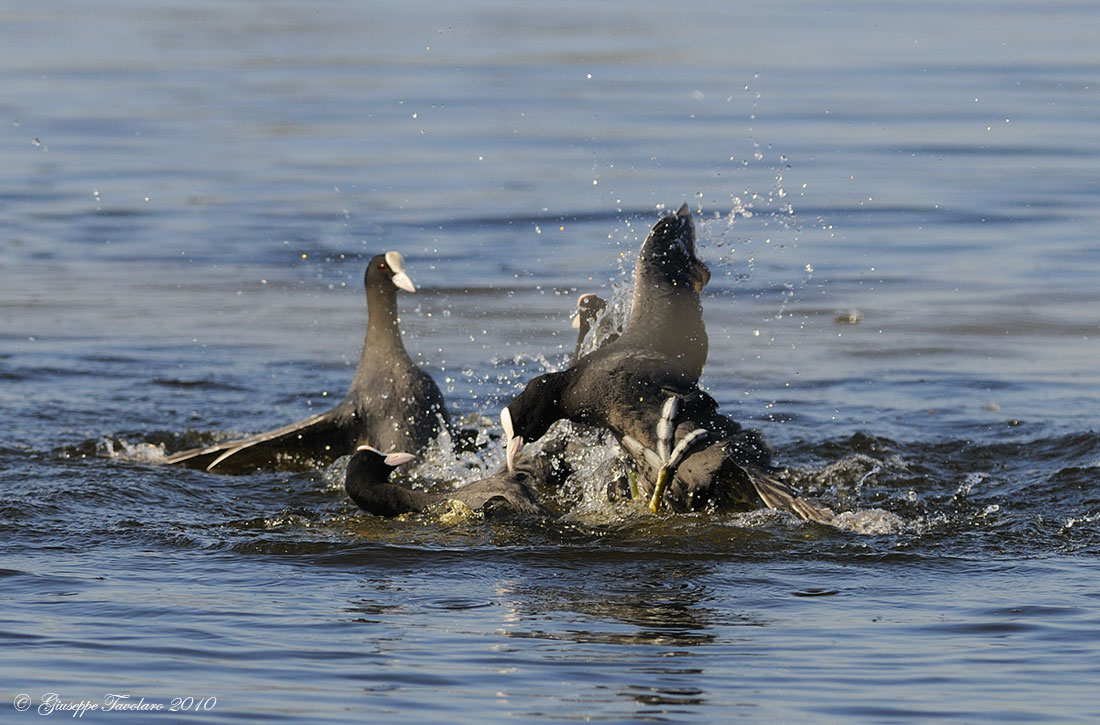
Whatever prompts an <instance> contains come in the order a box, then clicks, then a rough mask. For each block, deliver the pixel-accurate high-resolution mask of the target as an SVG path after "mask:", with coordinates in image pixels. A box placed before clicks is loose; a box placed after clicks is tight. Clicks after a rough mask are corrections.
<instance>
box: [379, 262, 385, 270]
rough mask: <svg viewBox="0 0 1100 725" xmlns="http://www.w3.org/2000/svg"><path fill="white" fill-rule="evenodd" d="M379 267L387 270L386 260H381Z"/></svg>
mask: <svg viewBox="0 0 1100 725" xmlns="http://www.w3.org/2000/svg"><path fill="white" fill-rule="evenodd" d="M378 269H381V270H385V269H386V263H385V262H379V263H378Z"/></svg>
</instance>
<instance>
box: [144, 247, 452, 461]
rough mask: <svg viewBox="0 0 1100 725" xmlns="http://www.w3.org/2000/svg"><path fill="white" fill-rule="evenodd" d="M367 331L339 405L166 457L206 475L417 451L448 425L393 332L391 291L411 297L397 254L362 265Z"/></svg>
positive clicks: (435, 394) (429, 383) (434, 389)
mask: <svg viewBox="0 0 1100 725" xmlns="http://www.w3.org/2000/svg"><path fill="white" fill-rule="evenodd" d="M363 282H364V286H365V288H366V293H367V333H366V337H365V339H364V341H363V353H362V355H361V356H360V358H359V365H358V367H357V368H356V369H355V375H354V377H353V378H352V381H351V386H350V388H349V389H348V393H347V395H346V396H345V397H344V400H343V401H342V402H341V403H340V404H339V405H337V406H336V407H335V408H332V409H331V410H329V411H326V412H324V413H318V414H317V415H312V416H310V417H308V418H306V419H304V420H300V421H298V422H296V423H291V424H289V425H286V426H283V427H281V428H278V429H276V430H272V431H268V432H266V433H259V434H257V435H253V436H249V437H248V438H241V439H238V440H231V441H224V442H222V443H218V444H216V445H212V446H206V447H203V448H193V449H190V450H186V451H180V452H179V453H175V454H173V455H171V456H168V457H167V458H166V461H167V462H168V463H184V464H186V465H190V466H194V467H205V468H206V469H207V470H210V469H213V468H214V467H215V466H218V465H221V464H222V463H223V462H224V461H226V459H228V458H230V457H231V456H233V457H234V459H233V462H234V463H239V465H248V466H264V465H271V464H272V463H274V462H275V461H277V460H282V459H285V458H286V457H288V456H289V457H292V458H299V459H308V460H316V461H319V462H325V461H332V460H334V459H336V458H338V457H339V456H342V455H346V454H348V453H351V452H352V451H353V450H355V448H356V446H359V445H370V446H372V447H374V448H376V449H378V450H383V451H395V450H400V451H412V452H415V453H419V452H420V451H422V450H423V449H424V448H425V447H426V446H427V445H428V443H430V442H431V441H432V439H434V438H435V437H436V436H437V435H438V434H439V433H440V432H441V431H442V430H443V429H444V428H449V426H450V423H449V420H448V417H447V409H446V407H445V404H444V402H443V394H442V393H441V392H440V391H439V387H438V386H437V385H436V384H435V381H434V380H432V378H431V377H430V376H429V375H428V374H427V373H425V372H424V371H423V370H421V369H420V368H418V367H417V366H416V365H414V364H413V362H412V360H411V359H410V358H409V354H408V353H407V352H406V351H405V346H404V344H402V342H401V332H400V330H399V329H398V324H397V323H398V317H397V290H398V289H402V290H405V291H407V292H415V291H416V288H415V287H414V286H413V283H412V280H410V279H409V276H408V274H406V272H405V258H404V257H403V256H402V255H401V253H400V252H392V251H391V252H386V253H385V254H379V255H377V256H375V257H374V258H373V259H371V260H370V263H369V264H368V265H367V270H366V273H365V274H364V276H363Z"/></svg>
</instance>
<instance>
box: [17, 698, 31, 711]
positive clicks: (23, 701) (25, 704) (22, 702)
mask: <svg viewBox="0 0 1100 725" xmlns="http://www.w3.org/2000/svg"><path fill="white" fill-rule="evenodd" d="M30 707H31V696H30V695H16V696H15V709H16V710H18V711H19V712H26V711H27V710H29V709H30Z"/></svg>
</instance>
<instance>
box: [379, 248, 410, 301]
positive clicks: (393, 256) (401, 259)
mask: <svg viewBox="0 0 1100 725" xmlns="http://www.w3.org/2000/svg"><path fill="white" fill-rule="evenodd" d="M386 264H388V265H389V266H390V269H391V270H393V284H394V286H395V287H397V288H398V289H403V290H405V291H406V292H416V285H414V284H413V283H412V280H411V279H409V275H408V274H406V273H405V255H404V254H402V253H401V252H386Z"/></svg>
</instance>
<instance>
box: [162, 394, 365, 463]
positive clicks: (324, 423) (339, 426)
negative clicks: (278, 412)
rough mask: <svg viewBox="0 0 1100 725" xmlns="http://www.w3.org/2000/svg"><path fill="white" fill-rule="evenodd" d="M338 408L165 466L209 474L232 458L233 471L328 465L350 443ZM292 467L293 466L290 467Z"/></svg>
mask: <svg viewBox="0 0 1100 725" xmlns="http://www.w3.org/2000/svg"><path fill="white" fill-rule="evenodd" d="M343 412H344V411H342V410H341V406H337V407H336V408H333V409H332V410H329V411H326V412H324V413H318V414H316V415H311V416H309V417H308V418H305V419H303V420H299V421H297V422H295V423H290V424H289V425H284V426H282V427H281V428H276V429H275V430H270V431H267V432H265V433H257V434H256V435H252V436H249V437H247V438H237V439H235V440H230V441H222V442H221V443H216V444H214V445H212V446H205V447H202V448H190V449H188V450H185V451H179V452H177V453H173V454H172V455H170V456H168V457H166V458H165V459H164V460H165V463H182V464H184V465H186V466H189V467H191V468H205V469H206V470H207V471H210V470H213V469H214V467H215V466H221V467H222V468H228V464H226V465H222V464H223V463H225V461H226V459H228V458H230V457H233V458H234V460H233V462H232V463H233V464H234V466H235V467H237V468H243V467H264V466H271V465H272V464H274V463H277V462H278V463H288V462H290V463H293V461H294V459H297V460H298V462H299V465H301V464H303V463H306V462H309V461H332V460H335V459H336V458H338V457H339V456H342V455H345V454H347V453H350V452H351V451H350V446H351V445H353V444H354V442H355V441H353V440H351V439H350V438H351V434H350V431H349V427H348V422H347V417H346V416H344V415H342V413H343ZM292 467H293V466H292Z"/></svg>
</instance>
